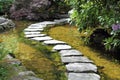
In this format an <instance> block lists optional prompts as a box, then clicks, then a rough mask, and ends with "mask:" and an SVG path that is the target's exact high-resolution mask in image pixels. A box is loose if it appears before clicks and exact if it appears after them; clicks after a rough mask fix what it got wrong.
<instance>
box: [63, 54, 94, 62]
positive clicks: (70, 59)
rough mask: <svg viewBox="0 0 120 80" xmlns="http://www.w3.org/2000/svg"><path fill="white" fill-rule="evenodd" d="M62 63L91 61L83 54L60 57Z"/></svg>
mask: <svg viewBox="0 0 120 80" xmlns="http://www.w3.org/2000/svg"><path fill="white" fill-rule="evenodd" d="M61 60H62V62H63V63H75V62H81V63H92V62H93V61H91V60H89V59H88V58H87V57H83V56H69V57H61Z"/></svg>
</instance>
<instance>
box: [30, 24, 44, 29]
mask: <svg viewBox="0 0 120 80" xmlns="http://www.w3.org/2000/svg"><path fill="white" fill-rule="evenodd" d="M44 27H45V26H44V25H30V26H29V27H28V28H32V29H43V28H44Z"/></svg>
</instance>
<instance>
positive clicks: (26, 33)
mask: <svg viewBox="0 0 120 80" xmlns="http://www.w3.org/2000/svg"><path fill="white" fill-rule="evenodd" d="M24 34H25V35H30V34H40V32H24Z"/></svg>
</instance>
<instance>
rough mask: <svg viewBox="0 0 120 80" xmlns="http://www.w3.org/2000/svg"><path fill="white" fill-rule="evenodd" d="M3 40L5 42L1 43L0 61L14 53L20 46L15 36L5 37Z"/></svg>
mask: <svg viewBox="0 0 120 80" xmlns="http://www.w3.org/2000/svg"><path fill="white" fill-rule="evenodd" d="M2 40H3V42H1V43H0V60H2V59H4V57H5V56H6V55H7V54H9V53H14V51H15V50H16V49H17V45H18V40H17V38H16V37H14V35H11V36H3V37H2Z"/></svg>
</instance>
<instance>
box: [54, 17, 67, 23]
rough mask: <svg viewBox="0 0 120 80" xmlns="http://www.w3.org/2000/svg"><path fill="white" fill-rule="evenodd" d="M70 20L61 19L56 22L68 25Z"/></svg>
mask: <svg viewBox="0 0 120 80" xmlns="http://www.w3.org/2000/svg"><path fill="white" fill-rule="evenodd" d="M68 20H69V18H64V19H59V20H54V22H56V23H57V24H66V23H68Z"/></svg>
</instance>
